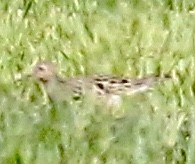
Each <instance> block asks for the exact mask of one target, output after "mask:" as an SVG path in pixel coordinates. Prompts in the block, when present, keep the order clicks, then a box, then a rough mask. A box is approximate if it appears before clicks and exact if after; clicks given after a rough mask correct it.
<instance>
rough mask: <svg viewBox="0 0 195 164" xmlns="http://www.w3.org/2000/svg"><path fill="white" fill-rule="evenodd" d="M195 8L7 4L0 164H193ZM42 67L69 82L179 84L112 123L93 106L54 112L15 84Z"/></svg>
mask: <svg viewBox="0 0 195 164" xmlns="http://www.w3.org/2000/svg"><path fill="white" fill-rule="evenodd" d="M194 8H195V3H194V1H191V0H185V1H171V0H166V1H160V0H157V1H154V0H148V1H144V0H140V1H135V0H132V1H125V0H121V1H117V0H105V1H101V0H86V1H83V2H82V1H78V0H73V1H70V0H67V1H61V0H56V1H46V0H42V1H37V0H29V1H25V0H24V1H14V0H10V1H5V0H4V1H2V2H1V4H0V16H1V19H0V50H1V58H0V69H1V80H0V95H1V96H0V104H1V108H0V161H1V163H18V164H19V163H37V164H39V163H56V164H57V163H81V164H82V163H94V164H101V163H108V164H109V163H110V164H114V163H117V164H118V163H120V164H122V163H139V164H142V163H188V164H191V163H194V162H195V157H194V153H195V146H194V145H195V140H194V139H195V101H194V100H195V97H194V91H195V88H194V84H195V81H194V79H195V73H194V72H195V58H194V53H195V47H194V46H195V45H194V39H195V36H194V30H195V23H194V21H193V20H194V17H195V12H194V11H195V10H194ZM39 59H47V60H52V61H55V62H56V63H57V64H58V66H59V70H60V74H62V75H63V76H67V77H69V76H76V75H90V74H96V73H104V74H115V75H124V76H130V77H143V76H146V75H150V74H164V73H168V74H170V75H171V76H172V77H173V78H172V80H170V81H167V82H166V83H164V84H160V85H159V86H156V87H155V89H154V90H153V91H151V92H146V93H143V94H138V95H135V96H131V97H124V102H123V104H122V106H121V108H120V109H119V111H117V112H116V113H115V114H113V115H109V114H108V113H107V112H105V110H107V109H105V107H104V106H103V105H95V103H93V102H91V100H90V98H87V97H86V99H84V100H83V102H82V103H80V104H78V103H76V102H73V103H70V104H66V105H62V104H51V103H49V102H48V100H47V97H46V96H45V92H44V90H43V89H42V88H41V87H40V86H38V85H37V84H35V83H34V81H33V80H28V79H26V80H25V79H24V80H21V81H17V80H16V79H17V78H18V77H20V76H23V74H25V73H27V72H30V71H31V68H32V66H33V64H34V63H35V62H36V61H37V60H39ZM121 114H122V115H125V118H123V119H116V117H117V116H118V115H121Z"/></svg>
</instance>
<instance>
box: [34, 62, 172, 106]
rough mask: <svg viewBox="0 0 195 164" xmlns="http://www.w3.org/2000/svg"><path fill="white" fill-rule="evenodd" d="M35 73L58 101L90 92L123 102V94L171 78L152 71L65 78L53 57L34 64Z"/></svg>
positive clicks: (132, 93) (75, 97)
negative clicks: (142, 74)
mask: <svg viewBox="0 0 195 164" xmlns="http://www.w3.org/2000/svg"><path fill="white" fill-rule="evenodd" d="M32 74H33V77H35V78H36V79H37V81H39V82H40V83H42V85H43V86H44V88H45V90H46V93H47V95H48V97H49V99H50V100H52V101H55V102H62V101H70V100H72V99H75V100H78V99H79V98H81V97H83V96H84V95H86V94H87V93H90V94H91V93H92V94H93V95H94V96H95V97H97V99H99V98H101V99H105V100H106V101H107V104H108V105H113V106H115V105H117V104H120V103H121V96H122V95H127V96H130V95H134V94H136V93H141V92H144V91H147V90H150V89H152V88H153V87H154V86H155V84H156V83H159V82H161V81H164V80H166V79H169V78H170V76H169V75H164V76H163V77H160V76H156V75H150V76H147V77H143V78H128V77H119V76H113V75H91V76H76V77H70V78H63V77H61V76H59V74H58V71H57V68H56V65H55V64H54V63H53V62H51V61H39V62H37V63H36V64H35V66H34V68H33V72H32Z"/></svg>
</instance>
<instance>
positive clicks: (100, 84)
mask: <svg viewBox="0 0 195 164" xmlns="http://www.w3.org/2000/svg"><path fill="white" fill-rule="evenodd" d="M96 85H97V86H98V87H99V88H100V89H104V85H103V84H102V83H97V84H96Z"/></svg>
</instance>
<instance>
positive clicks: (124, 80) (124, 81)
mask: <svg viewBox="0 0 195 164" xmlns="http://www.w3.org/2000/svg"><path fill="white" fill-rule="evenodd" d="M128 82H129V81H128V80H127V79H122V80H121V83H128Z"/></svg>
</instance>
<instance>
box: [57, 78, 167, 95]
mask: <svg viewBox="0 0 195 164" xmlns="http://www.w3.org/2000/svg"><path fill="white" fill-rule="evenodd" d="M166 78H168V77H164V78H161V77H158V76H150V77H146V78H141V79H129V78H119V77H115V76H105V75H96V76H92V77H77V78H70V79H66V80H63V79H60V78H58V81H59V82H60V83H61V85H63V86H64V87H63V88H66V92H67V91H69V93H70V94H73V97H75V98H76V97H80V96H82V95H84V94H85V93H86V92H88V91H92V92H94V93H95V94H96V95H98V96H106V95H121V94H125V95H131V94H134V93H137V92H143V91H146V90H148V89H151V88H152V87H153V86H154V85H155V84H156V83H157V82H159V81H162V80H164V79H166Z"/></svg>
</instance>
